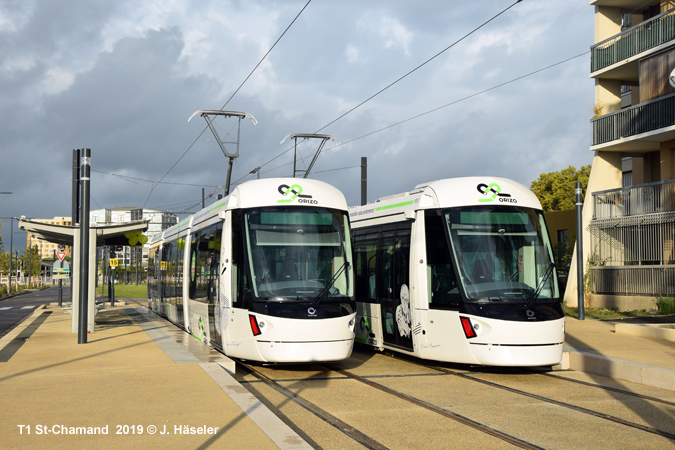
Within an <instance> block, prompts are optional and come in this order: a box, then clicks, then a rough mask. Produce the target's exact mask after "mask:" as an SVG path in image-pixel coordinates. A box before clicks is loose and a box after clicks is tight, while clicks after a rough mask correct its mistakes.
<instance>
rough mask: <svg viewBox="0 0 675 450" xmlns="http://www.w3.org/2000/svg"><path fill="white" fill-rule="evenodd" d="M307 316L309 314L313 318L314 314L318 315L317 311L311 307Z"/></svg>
mask: <svg viewBox="0 0 675 450" xmlns="http://www.w3.org/2000/svg"><path fill="white" fill-rule="evenodd" d="M307 314H309V315H310V316H313V315H314V314H316V309H314V308H312V307H311V306H310V307H309V309H308V310H307Z"/></svg>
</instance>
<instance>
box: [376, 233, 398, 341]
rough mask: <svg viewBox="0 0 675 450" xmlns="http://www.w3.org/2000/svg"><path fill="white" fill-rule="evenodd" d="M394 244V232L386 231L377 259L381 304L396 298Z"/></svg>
mask: <svg viewBox="0 0 675 450" xmlns="http://www.w3.org/2000/svg"><path fill="white" fill-rule="evenodd" d="M394 244H395V243H394V232H393V231H386V232H384V233H382V234H381V239H380V245H379V247H378V249H377V259H378V260H379V266H378V274H377V275H378V276H377V279H378V280H379V283H378V284H377V291H378V292H377V298H378V299H380V303H381V302H382V301H391V300H392V299H393V298H394V249H395V245H394ZM391 333H393V331H391Z"/></svg>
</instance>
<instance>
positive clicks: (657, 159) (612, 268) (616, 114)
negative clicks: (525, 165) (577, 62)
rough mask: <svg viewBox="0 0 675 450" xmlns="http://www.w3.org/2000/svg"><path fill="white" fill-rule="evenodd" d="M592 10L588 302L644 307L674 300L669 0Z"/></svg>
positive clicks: (598, 5) (599, 5)
mask: <svg viewBox="0 0 675 450" xmlns="http://www.w3.org/2000/svg"><path fill="white" fill-rule="evenodd" d="M590 5H591V6H593V8H594V14H595V42H596V43H595V44H594V45H593V46H592V47H591V67H590V77H591V78H593V79H594V81H595V99H594V105H595V108H594V109H595V111H596V112H597V113H599V114H598V115H597V117H594V118H593V119H592V120H591V136H590V137H591V139H590V140H591V145H590V150H591V151H592V152H594V158H593V168H592V170H591V175H590V179H589V185H588V189H587V192H588V194H587V195H586V198H585V201H584V206H583V224H584V245H583V251H584V261H590V267H589V273H590V279H589V285H590V290H591V292H592V293H593V296H592V300H591V301H592V305H593V306H606V307H619V308H621V309H628V310H632V309H650V308H653V306H654V302H653V299H654V298H655V297H657V296H658V295H663V296H670V297H672V296H675V248H674V246H673V243H674V240H675V0H668V1H663V0H661V1H657V0H654V1H647V2H646V1H645V0H591V1H590ZM573 265H574V266H575V265H576V264H575V263H573ZM570 275H571V277H570V283H571V284H568V289H567V292H566V295H565V301H566V303H567V304H570V305H576V303H577V300H576V295H575V294H576V281H577V280H576V268H575V267H572V270H571V273H570ZM572 281H573V283H572Z"/></svg>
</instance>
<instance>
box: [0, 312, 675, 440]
mask: <svg viewBox="0 0 675 450" xmlns="http://www.w3.org/2000/svg"><path fill="white" fill-rule="evenodd" d="M126 300H127V301H125V302H123V303H120V304H118V306H115V307H109V308H106V309H102V310H100V311H99V313H98V314H97V317H96V323H97V325H96V332H95V333H93V334H90V335H88V337H87V340H88V342H87V344H77V334H72V333H71V332H70V331H71V330H70V324H71V322H70V320H71V319H70V313H69V312H68V311H67V310H65V309H62V308H58V307H57V306H56V305H55V304H52V305H48V306H46V307H44V308H42V309H38V310H36V311H35V312H34V313H33V315H31V316H29V317H28V318H27V319H26V320H24V321H23V322H22V323H21V324H20V325H19V326H17V327H16V328H14V329H13V330H12V331H11V332H10V333H8V334H7V335H5V336H4V337H3V338H2V339H0V395H1V398H2V404H3V408H0V424H1V425H0V429H2V432H1V434H0V436H2V438H3V439H2V444H0V445H1V446H2V448H21V449H25V448H68V449H77V448H92V446H96V447H102V448H109V447H114V448H130V447H137V448H162V449H165V448H195V449H206V448H220V447H225V448H256V449H266V448H282V449H306V448H311V447H310V445H309V444H307V443H306V442H305V441H304V440H303V439H302V438H301V437H300V436H299V435H298V434H297V433H295V432H294V431H293V430H292V429H291V428H290V427H288V426H287V425H286V424H284V423H283V422H282V421H281V420H280V419H279V418H278V417H277V416H275V415H274V414H273V413H272V412H271V411H270V410H269V409H268V408H267V407H266V406H265V405H263V404H262V403H261V402H260V401H258V400H257V399H256V398H255V397H254V396H253V395H252V394H250V393H249V392H248V391H247V390H246V389H245V388H244V387H242V386H241V385H240V384H239V383H238V382H237V381H236V380H235V379H234V378H233V377H232V376H231V373H232V372H233V371H234V362H233V361H231V360H229V359H228V358H227V357H226V356H224V355H222V354H220V353H218V352H216V351H214V350H213V349H211V348H210V347H209V346H207V345H205V344H203V343H201V342H199V341H197V340H196V339H194V338H192V337H190V336H188V335H187V334H186V333H184V332H183V331H182V330H180V329H178V328H177V327H175V326H174V325H172V324H170V323H169V322H167V321H165V320H163V319H161V318H158V317H157V316H156V315H154V314H152V313H150V312H149V311H148V310H147V308H146V307H145V306H142V305H141V304H139V303H138V302H135V301H133V299H126ZM615 328H616V327H615V324H614V323H611V322H603V321H596V320H585V321H579V320H577V319H576V318H574V317H568V318H567V319H566V341H565V359H564V360H563V363H562V364H561V366H562V368H563V369H571V370H577V371H582V372H588V373H594V374H598V375H603V376H608V377H611V378H616V379H621V380H626V381H631V382H636V383H641V384H645V385H648V386H653V387H659V388H665V389H670V390H675V342H670V341H668V340H662V339H654V338H649V337H642V336H634V335H626V334H622V333H616V330H615ZM88 433H101V434H88Z"/></svg>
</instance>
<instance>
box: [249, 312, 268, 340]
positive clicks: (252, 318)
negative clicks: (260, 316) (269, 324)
mask: <svg viewBox="0 0 675 450" xmlns="http://www.w3.org/2000/svg"><path fill="white" fill-rule="evenodd" d="M248 321H249V322H250V323H251V331H252V332H253V336H258V335H260V334H262V331H260V328H261V326H258V320H257V319H256V318H255V316H254V315H251V314H249V316H248ZM261 325H262V326H263V327H264V326H265V323H264V322H261Z"/></svg>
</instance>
